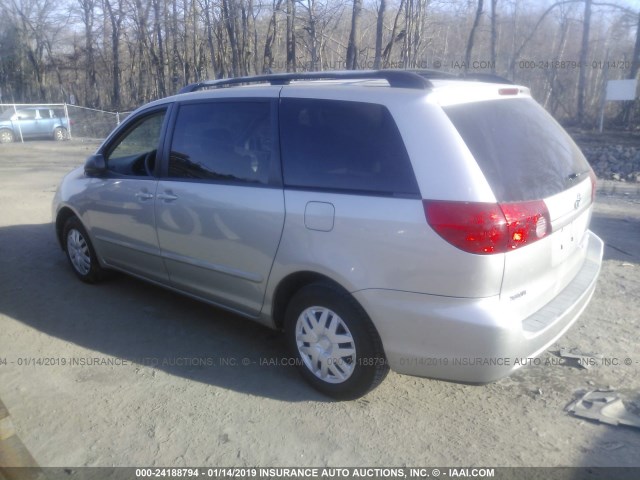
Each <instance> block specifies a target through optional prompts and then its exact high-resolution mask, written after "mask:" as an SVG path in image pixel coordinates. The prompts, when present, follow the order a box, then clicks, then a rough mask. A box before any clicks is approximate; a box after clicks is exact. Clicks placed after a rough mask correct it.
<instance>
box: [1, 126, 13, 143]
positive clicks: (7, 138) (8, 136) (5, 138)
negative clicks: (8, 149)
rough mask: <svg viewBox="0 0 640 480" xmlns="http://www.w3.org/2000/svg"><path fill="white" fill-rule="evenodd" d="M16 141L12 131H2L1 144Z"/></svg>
mask: <svg viewBox="0 0 640 480" xmlns="http://www.w3.org/2000/svg"><path fill="white" fill-rule="evenodd" d="M15 139H16V138H15V135H14V134H13V132H12V131H11V130H6V129H5V130H0V143H11V142H14V141H15Z"/></svg>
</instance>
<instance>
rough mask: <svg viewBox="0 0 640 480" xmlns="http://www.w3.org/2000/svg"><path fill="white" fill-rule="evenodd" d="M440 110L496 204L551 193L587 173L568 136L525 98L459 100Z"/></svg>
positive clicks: (586, 165)
mask: <svg viewBox="0 0 640 480" xmlns="http://www.w3.org/2000/svg"><path fill="white" fill-rule="evenodd" d="M444 111H445V112H446V113H447V115H448V116H449V118H450V119H451V121H452V122H453V124H454V125H455V127H456V128H457V130H458V132H459V133H460V135H461V136H462V138H463V140H464V141H465V143H466V144H467V147H469V150H470V151H471V153H472V154H473V156H474V157H475V159H476V161H477V162H478V165H479V166H480V169H481V170H482V172H483V173H484V175H485V177H486V178H487V181H488V182H489V185H490V186H491V188H492V190H493V193H494V194H495V196H496V198H497V200H498V201H499V202H511V201H522V200H537V199H543V198H546V197H549V196H551V195H555V194H556V193H559V192H561V191H563V190H566V189H567V188H569V187H571V186H572V185H574V184H575V182H576V180H575V175H576V174H585V173H587V172H588V171H589V164H588V163H587V161H586V160H585V158H584V156H583V155H582V153H581V152H580V150H579V149H578V147H577V146H576V144H575V143H574V142H573V140H572V139H571V138H570V137H569V135H568V134H567V133H566V132H565V131H564V129H563V128H562V127H560V125H558V123H556V121H555V120H554V119H553V118H552V117H551V115H549V114H548V113H547V112H546V111H545V110H544V109H543V108H542V107H541V106H540V105H538V104H537V103H536V102H535V101H534V100H532V99H531V98H517V99H516V98H514V99H504V100H491V101H484V102H476V103H465V104H459V105H452V106H449V107H445V108H444ZM583 179H584V178H583V177H582V178H579V180H583Z"/></svg>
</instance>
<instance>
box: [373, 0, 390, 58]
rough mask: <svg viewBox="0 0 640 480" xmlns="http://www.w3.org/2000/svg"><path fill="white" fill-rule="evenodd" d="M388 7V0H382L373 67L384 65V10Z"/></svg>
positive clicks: (377, 22) (377, 23)
mask: <svg viewBox="0 0 640 480" xmlns="http://www.w3.org/2000/svg"><path fill="white" fill-rule="evenodd" d="M386 8H387V2H386V0H380V7H379V8H378V19H377V21H376V53H375V57H374V59H373V68H374V69H376V70H377V69H379V68H380V67H381V65H382V35H383V34H384V11H385V10H386Z"/></svg>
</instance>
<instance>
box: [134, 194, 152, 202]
mask: <svg viewBox="0 0 640 480" xmlns="http://www.w3.org/2000/svg"><path fill="white" fill-rule="evenodd" d="M136 198H137V199H138V200H141V201H143V200H151V199H152V198H153V193H149V192H138V193H136Z"/></svg>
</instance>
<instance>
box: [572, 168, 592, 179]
mask: <svg viewBox="0 0 640 480" xmlns="http://www.w3.org/2000/svg"><path fill="white" fill-rule="evenodd" d="M587 173H589V170H585V171H584V172H577V173H572V174H571V175H569V177H568V178H569V180H571V181H574V180H576V179H578V178H580V177H581V176H583V175H586V174H587Z"/></svg>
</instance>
